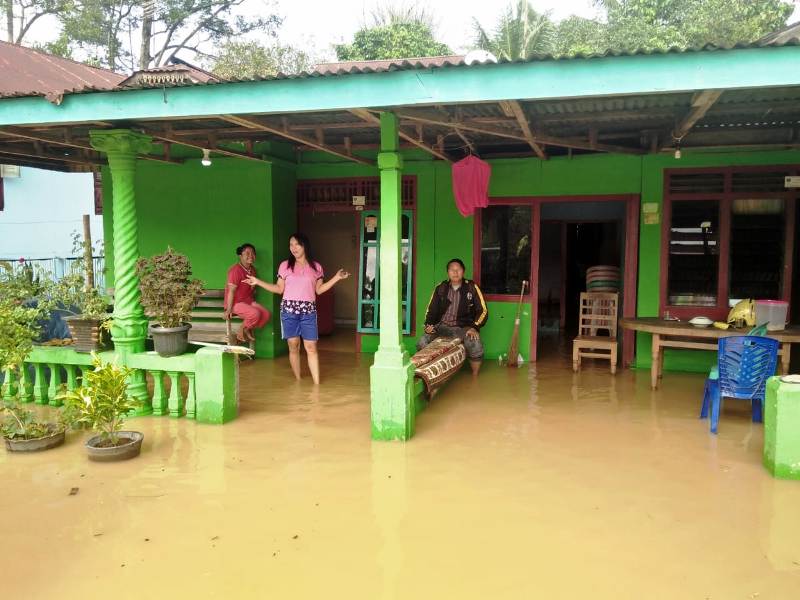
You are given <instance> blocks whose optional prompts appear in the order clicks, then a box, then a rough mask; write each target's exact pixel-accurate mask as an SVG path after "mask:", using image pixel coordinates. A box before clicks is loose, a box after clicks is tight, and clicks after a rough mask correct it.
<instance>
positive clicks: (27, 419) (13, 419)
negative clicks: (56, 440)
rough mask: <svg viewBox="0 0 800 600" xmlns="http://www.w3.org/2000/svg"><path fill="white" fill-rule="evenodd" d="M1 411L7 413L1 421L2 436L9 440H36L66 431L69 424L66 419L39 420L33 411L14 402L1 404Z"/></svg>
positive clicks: (0, 433) (0, 431)
mask: <svg viewBox="0 0 800 600" xmlns="http://www.w3.org/2000/svg"><path fill="white" fill-rule="evenodd" d="M0 413H3V414H4V415H5V418H4V419H3V420H2V421H0V436H2V437H4V438H6V439H9V440H13V439H18V440H35V439H37V438H41V437H45V436H48V435H52V434H54V433H57V432H59V431H64V430H65V429H66V428H67V426H68V423H66V422H65V420H64V419H62V420H60V421H59V422H58V423H45V422H42V421H38V420H37V419H36V415H35V414H34V413H33V411H31V410H29V409H26V408H23V407H22V406H19V405H18V404H14V403H13V402H3V403H2V404H0Z"/></svg>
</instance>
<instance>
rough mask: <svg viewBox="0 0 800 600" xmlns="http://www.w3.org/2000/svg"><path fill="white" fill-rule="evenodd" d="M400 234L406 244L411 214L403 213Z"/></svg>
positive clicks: (409, 230) (409, 233) (409, 231)
mask: <svg viewBox="0 0 800 600" xmlns="http://www.w3.org/2000/svg"><path fill="white" fill-rule="evenodd" d="M402 234H403V242H405V243H406V244H407V243H408V240H409V239H410V238H409V236H410V235H411V216H410V215H406V214H404V215H403V227H402Z"/></svg>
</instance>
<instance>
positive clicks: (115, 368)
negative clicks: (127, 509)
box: [60, 353, 144, 462]
mask: <svg viewBox="0 0 800 600" xmlns="http://www.w3.org/2000/svg"><path fill="white" fill-rule="evenodd" d="M92 358H93V361H92V362H93V365H94V369H93V370H91V371H86V372H85V373H84V376H83V385H81V387H79V388H78V389H76V390H73V391H66V392H64V393H63V394H61V396H60V397H61V398H62V399H63V400H64V406H65V408H66V410H67V411H68V414H70V415H72V417H71V418H72V419H74V422H75V423H76V424H85V425H88V426H89V427H91V428H92V429H94V430H95V431H96V432H98V435H95V436H93V437H91V438H89V439H88V440H87V441H86V450H87V452H88V454H89V459H90V460H96V461H104V462H108V461H116V460H125V459H128V458H134V457H135V456H139V452H140V451H141V448H142V440H143V439H144V435H143V434H142V433H141V432H139V431H121V429H122V424H123V422H124V421H125V417H126V416H127V415H128V414H129V413H130V412H131V411H133V410H134V409H136V408H137V407H138V406H139V403H138V402H137V401H136V399H135V398H133V397H132V396H130V395H129V394H128V377H129V376H130V375H131V373H132V371H133V370H132V369H130V368H128V367H122V366H119V365H116V364H114V363H110V362H106V363H104V362H103V361H102V360H101V359H100V357H99V356H98V355H97V354H94V353H93V354H92Z"/></svg>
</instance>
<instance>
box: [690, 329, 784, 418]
mask: <svg viewBox="0 0 800 600" xmlns="http://www.w3.org/2000/svg"><path fill="white" fill-rule="evenodd" d="M777 364H778V340H773V339H771V338H766V337H758V336H752V335H742V336H732V337H726V338H721V339H720V340H719V349H718V351H717V373H718V377H717V378H713V374H714V373H713V371H712V373H711V376H709V378H708V379H706V385H705V390H704V393H703V407H702V408H701V409H700V418H701V419H705V418H706V417H707V416H708V415H709V409H710V412H711V433H717V426H718V425H719V413H720V410H721V408H722V399H723V398H737V399H741V400H750V402H751V404H752V414H753V422H755V423H760V422H761V419H762V417H761V415H762V407H763V405H764V393H765V389H766V384H767V379H768V378H769V377H770V376H772V375H773V374H774V373H775V367H776V366H777Z"/></svg>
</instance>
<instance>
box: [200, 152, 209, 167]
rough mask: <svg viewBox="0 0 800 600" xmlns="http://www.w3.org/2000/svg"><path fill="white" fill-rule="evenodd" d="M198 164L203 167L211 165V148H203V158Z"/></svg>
mask: <svg viewBox="0 0 800 600" xmlns="http://www.w3.org/2000/svg"><path fill="white" fill-rule="evenodd" d="M200 164H201V165H203V166H204V167H210V166H211V150H209V149H208V148H203V159H202V160H201V161H200Z"/></svg>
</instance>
